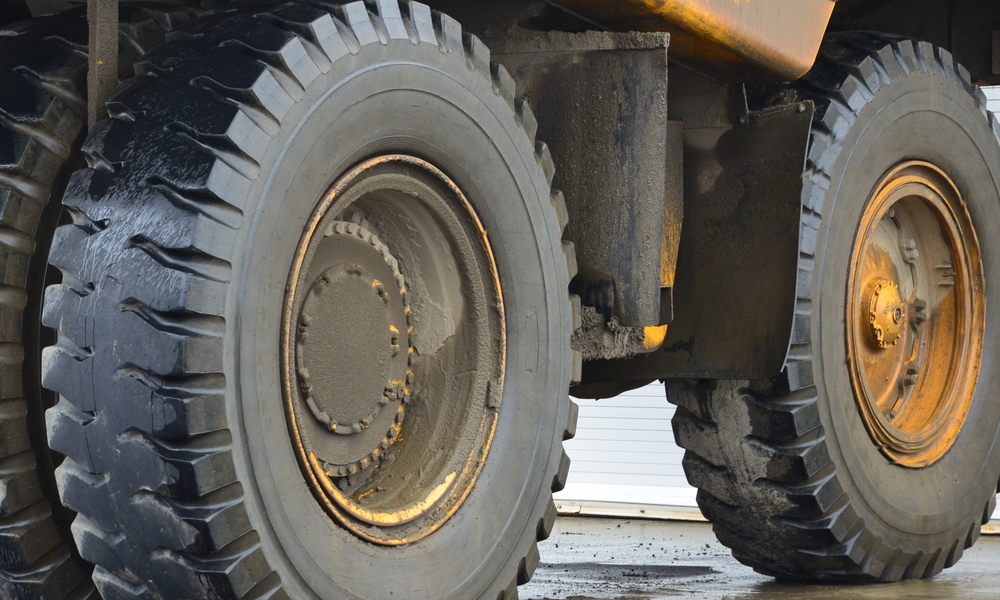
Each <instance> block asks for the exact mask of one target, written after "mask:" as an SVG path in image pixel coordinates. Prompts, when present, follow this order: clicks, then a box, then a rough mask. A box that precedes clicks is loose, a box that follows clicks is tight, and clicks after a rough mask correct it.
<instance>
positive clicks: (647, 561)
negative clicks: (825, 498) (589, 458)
mask: <svg viewBox="0 0 1000 600" xmlns="http://www.w3.org/2000/svg"><path fill="white" fill-rule="evenodd" d="M539 550H540V552H541V564H540V565H539V566H538V569H537V570H536V571H535V577H534V578H533V579H532V581H531V583H529V584H528V585H526V586H524V587H522V588H521V589H520V590H519V592H520V597H521V598H522V599H524V600H655V599H658V598H677V597H689V598H706V599H720V600H721V599H726V600H743V599H755V600H763V599H765V598H766V599H771V598H778V599H788V600H791V599H793V598H795V599H798V598H803V599H818V600H819V599H822V600H847V599H852V600H853V599H859V600H867V599H879V600H882V599H888V600H891V599H900V600H902V599H906V600H911V599H912V600H924V599H927V600H930V599H938V598H975V599H980V598H982V599H987V598H989V599H996V598H1000V536H983V537H981V538H980V540H979V542H978V543H977V544H976V545H975V546H974V547H973V548H971V549H970V550H967V551H966V553H965V556H964V558H963V559H962V560H961V561H960V562H959V563H958V564H957V565H956V566H954V567H952V568H951V569H947V570H945V572H944V573H942V574H941V575H939V576H937V577H935V578H934V579H931V580H927V581H908V582H902V583H896V584H873V585H846V586H845V585H800V584H788V583H779V582H776V581H775V580H774V579H771V578H769V577H765V576H763V575H758V574H757V573H754V571H753V570H752V569H750V568H749V567H745V566H743V565H741V564H740V563H738V562H736V560H735V559H734V558H733V557H732V556H731V555H730V554H729V551H728V550H727V549H726V548H725V547H724V546H722V544H720V543H718V542H717V541H716V540H715V536H714V535H713V534H712V529H711V526H710V525H707V524H705V523H683V522H671V521H638V520H619V519H602V518H581V517H560V518H559V519H558V520H557V521H556V525H555V529H554V530H553V532H552V536H551V537H550V538H549V539H548V540H546V541H545V542H542V543H541V544H539Z"/></svg>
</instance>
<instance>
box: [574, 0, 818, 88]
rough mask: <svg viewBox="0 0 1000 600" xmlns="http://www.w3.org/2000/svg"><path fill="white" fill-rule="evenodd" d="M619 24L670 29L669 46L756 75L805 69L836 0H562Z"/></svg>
mask: <svg viewBox="0 0 1000 600" xmlns="http://www.w3.org/2000/svg"><path fill="white" fill-rule="evenodd" d="M556 2H557V3H558V4H560V5H562V6H564V7H565V8H567V9H569V10H571V11H573V12H575V13H577V14H579V15H581V16H583V17H585V18H588V19H590V20H592V21H595V22H597V23H599V24H601V25H605V26H608V27H610V28H613V29H618V30H626V31H667V32H670V34H671V40H670V53H671V55H672V56H674V57H675V58H679V59H680V60H685V59H686V60H688V61H692V62H694V63H695V65H696V66H703V67H705V68H707V69H708V70H710V71H718V72H726V73H734V74H738V73H745V74H746V75H747V78H751V79H775V80H790V79H797V78H798V77H801V76H802V75H804V74H805V73H806V72H807V71H808V70H809V69H810V67H812V64H813V61H815V59H816V54H817V52H818V51H819V45H820V42H821V41H822V39H823V34H824V33H825V31H826V26H827V24H828V22H829V20H830V15H831V14H832V12H833V7H834V3H835V0H556Z"/></svg>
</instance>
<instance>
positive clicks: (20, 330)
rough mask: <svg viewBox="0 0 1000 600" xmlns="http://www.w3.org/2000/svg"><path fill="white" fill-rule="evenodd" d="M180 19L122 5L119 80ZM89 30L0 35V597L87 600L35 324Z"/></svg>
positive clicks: (77, 26)
mask: <svg viewBox="0 0 1000 600" xmlns="http://www.w3.org/2000/svg"><path fill="white" fill-rule="evenodd" d="M178 20H180V21H183V20H186V19H184V11H182V10H179V9H168V10H167V12H165V11H163V10H162V9H158V8H155V7H153V6H152V5H150V7H148V8H136V7H128V6H125V7H123V8H122V11H121V21H122V23H121V26H120V33H121V39H122V40H123V44H122V52H121V56H120V66H121V72H122V76H123V77H126V76H128V74H129V73H131V69H132V64H133V61H134V60H136V59H138V58H139V57H140V56H141V55H142V53H143V52H145V51H147V50H149V49H151V48H153V47H155V46H157V45H159V44H160V43H162V42H163V36H164V33H165V32H166V31H169V30H170V29H171V27H172V26H173V24H174V23H175V22H176V21H178ZM86 52H87V20H86V11H85V10H83V9H82V8H80V9H73V10H71V11H68V12H66V13H63V14H60V15H55V16H47V17H41V18H37V19H32V20H29V21H23V22H20V23H14V24H11V25H7V26H6V27H4V28H3V29H2V30H0V90H2V92H0V261H2V264H3V269H2V276H0V318H2V325H0V332H2V333H0V335H2V339H0V346H2V348H3V351H2V357H0V398H2V400H0V596H2V597H4V598H47V599H51V600H59V599H61V598H85V597H90V596H91V595H93V586H92V584H91V582H90V578H89V573H90V565H88V564H87V563H85V562H84V561H82V560H81V559H80V558H79V556H78V555H77V554H76V551H75V549H74V547H73V541H72V537H71V535H70V532H69V523H70V520H71V519H72V515H71V514H70V512H69V511H67V510H65V509H63V508H62V506H60V504H59V498H58V494H57V491H56V477H55V472H54V470H55V465H54V460H53V458H54V457H53V455H52V453H51V452H50V450H49V448H48V445H47V444H46V441H45V425H44V416H43V413H44V410H45V409H46V408H47V407H49V406H52V405H53V404H54V403H55V400H54V396H53V395H52V394H49V393H47V392H45V391H44V390H43V389H42V387H41V381H40V361H39V358H38V357H39V355H40V349H41V346H43V345H44V344H46V343H51V342H52V341H53V339H50V338H52V337H54V336H50V335H48V334H47V332H43V331H42V329H41V327H40V326H39V319H40V312H41V311H40V305H41V298H42V293H43V290H44V285H45V281H46V277H47V264H46V258H47V254H48V248H49V244H50V243H51V239H52V234H53V231H54V230H55V227H56V224H57V221H58V220H59V218H60V214H61V208H60V206H59V202H58V200H59V199H60V198H61V197H62V193H63V190H64V189H65V186H66V182H67V180H68V179H69V176H70V173H72V171H73V170H74V169H77V168H79V167H80V166H82V164H83V156H82V155H81V153H80V144H81V143H82V141H83V135H84V130H85V128H86V111H87V106H86V79H87V56H86Z"/></svg>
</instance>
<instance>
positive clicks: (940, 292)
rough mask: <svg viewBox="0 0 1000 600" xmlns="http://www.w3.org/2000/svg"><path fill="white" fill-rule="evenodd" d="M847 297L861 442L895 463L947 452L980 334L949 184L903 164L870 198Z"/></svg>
mask: <svg viewBox="0 0 1000 600" xmlns="http://www.w3.org/2000/svg"><path fill="white" fill-rule="evenodd" d="M850 264H851V267H850V268H851V271H850V274H849V277H848V290H847V299H848V306H847V315H846V318H847V354H848V369H849V372H850V376H851V385H852V387H853V390H854V396H855V400H856V402H857V404H858V410H859V412H860V414H861V418H862V420H863V421H864V423H865V427H866V428H867V429H868V433H869V435H870V436H871V438H872V440H873V441H874V443H875V444H876V445H878V446H879V448H880V449H881V450H882V453H883V454H884V455H885V456H886V457H887V458H889V459H890V460H891V461H893V462H894V463H896V464H898V465H901V466H904V467H910V468H920V467H925V466H928V465H930V464H933V463H934V462H935V461H937V460H938V459H940V458H941V457H942V456H944V454H945V453H946V452H948V450H949V449H950V448H951V447H952V445H953V444H954V442H955V439H956V438H957V437H958V434H959V432H960V431H961V429H962V425H963V424H964V423H965V419H966V415H967V414H968V411H969V406H970V405H971V403H972V398H973V395H974V393H975V389H976V381H977V378H978V375H979V363H980V359H981V355H982V346H983V336H984V332H985V308H986V307H985V304H986V298H985V294H984V290H983V282H984V273H983V263H982V259H981V256H980V249H979V240H978V238H977V236H976V232H975V230H974V228H973V226H972V219H971V218H970V216H969V213H968V210H967V209H966V206H965V202H964V201H963V200H962V196H961V194H960V193H959V191H958V188H957V187H956V186H955V184H954V183H953V182H952V181H951V179H949V178H948V176H947V175H946V174H945V173H944V172H943V171H941V170H940V169H938V168H937V167H935V166H934V165H932V164H929V163H926V162H921V161H909V162H905V163H903V164H901V165H899V166H897V167H896V168H894V169H892V170H891V171H890V172H889V173H888V174H886V175H885V177H884V178H883V179H882V181H881V182H879V184H878V185H877V186H876V187H875V191H874V192H873V193H872V194H871V196H870V197H869V199H868V201H867V204H866V206H865V209H864V212H863V213H862V216H861V220H860V223H859V225H858V233H857V237H856V239H855V243H854V249H853V251H852V256H851V263H850Z"/></svg>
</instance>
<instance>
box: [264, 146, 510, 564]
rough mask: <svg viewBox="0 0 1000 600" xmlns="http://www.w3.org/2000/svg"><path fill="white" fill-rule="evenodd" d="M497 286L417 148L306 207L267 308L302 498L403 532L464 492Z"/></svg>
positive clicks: (476, 228)
mask: <svg viewBox="0 0 1000 600" xmlns="http://www.w3.org/2000/svg"><path fill="white" fill-rule="evenodd" d="M500 290H501V288H500V281H499V275H498V272H497V268H496V264H495V260H494V257H493V252H492V249H491V248H490V244H489V239H488V237H487V233H486V231H485V229H484V228H483V226H482V224H481V222H480V220H479V218H478V216H477V214H476V212H475V210H474V208H473V207H472V204H471V203H470V202H469V200H468V199H467V198H466V196H465V195H464V194H463V193H462V191H461V190H460V189H459V187H458V186H457V185H456V184H455V183H454V182H453V181H452V180H451V179H450V178H449V177H448V176H447V175H445V174H444V173H443V172H442V171H441V170H439V169H437V168H436V167H435V166H434V165H432V164H430V163H428V162H427V161H424V160H422V159H419V158H415V157H412V156H406V155H384V156H379V157H377V158H373V159H370V160H367V161H365V162H363V163H361V164H359V165H358V166H357V167H355V168H353V169H351V170H350V171H349V172H347V173H346V174H345V175H343V176H342V177H341V178H340V179H339V180H338V181H337V182H335V183H334V184H333V185H332V186H331V187H330V188H329V190H328V192H327V193H326V194H325V196H324V197H323V199H322V200H321V201H320V202H319V204H318V206H317V208H316V209H315V210H314V211H313V213H312V215H311V216H310V218H309V221H308V223H307V225H306V227H305V229H304V232H303V234H302V237H301V238H300V242H299V245H298V248H297V250H296V253H295V256H294V259H293V262H292V265H291V268H290V270H289V280H288V286H287V288H286V294H285V304H284V309H283V315H282V330H281V374H282V390H283V396H284V404H285V413H286V420H287V424H288V429H289V435H290V437H291V441H292V446H293V448H294V450H295V453H296V456H297V459H298V462H299V465H300V467H301V469H302V472H303V475H304V476H305V479H306V483H307V485H308V486H309V488H310V490H311V492H312V494H313V496H314V497H315V498H316V499H317V500H318V501H319V503H320V504H321V505H322V506H323V507H324V509H325V510H326V511H327V513H328V514H330V515H331V516H332V517H333V518H334V519H335V520H336V521H337V522H338V523H339V524H340V525H341V526H342V527H344V528H345V529H347V530H348V531H350V532H351V533H353V534H354V535H356V536H358V537H360V538H362V539H365V540H367V541H370V542H373V543H377V544H381V545H389V546H394V545H401V544H407V543H411V542H414V541H416V540H419V539H422V538H423V537H426V536H427V535H429V534H431V533H432V532H434V531H436V530H437V529H439V528H440V527H441V526H442V525H444V523H445V522H446V521H447V520H448V519H449V518H451V517H452V516H453V515H454V514H455V513H456V512H457V511H458V509H459V507H460V506H461V505H462V503H463V502H464V500H465V498H466V497H467V496H468V494H469V493H470V492H471V490H472V488H473V486H474V484H475V482H476V480H477V478H478V476H479V474H480V472H481V470H482V467H483V464H484V463H485V460H486V456H487V454H488V452H489V449H490V447H491V445H492V441H493V437H494V433H495V431H496V426H497V417H498V410H499V406H500V400H501V397H502V393H503V379H504V367H505V361H506V327H505V316H504V310H503V299H502V294H501V291H500ZM442 307H444V308H442ZM383 317H384V322H383ZM385 325H388V327H385ZM441 338H444V339H441ZM331 340H332V341H331ZM353 340H357V342H356V343H348V342H349V341H353ZM348 348H349V352H345V351H343V350H341V351H337V352H333V350H337V349H344V350H346V349H348ZM432 349H433V351H431V350H432ZM334 355H336V358H331V357H332V356H334ZM352 361H353V363H354V364H351V363H352ZM370 372H375V373H374V374H371V376H368V375H369V374H370ZM456 373H457V374H458V375H457V376H456V375H455V374H456ZM383 380H384V385H382V383H383ZM345 383H346V387H345ZM345 390H346V391H345ZM345 417H346V418H345Z"/></svg>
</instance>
